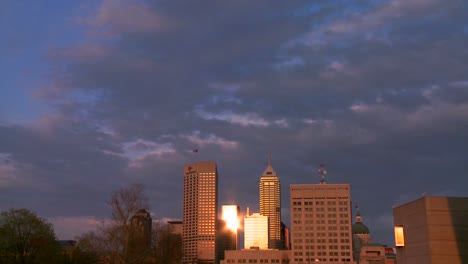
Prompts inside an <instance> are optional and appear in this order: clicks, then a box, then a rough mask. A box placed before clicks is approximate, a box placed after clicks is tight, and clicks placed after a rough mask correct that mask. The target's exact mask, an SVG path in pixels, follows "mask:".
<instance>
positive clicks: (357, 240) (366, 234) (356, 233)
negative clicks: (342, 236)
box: [352, 209, 371, 261]
mask: <svg viewBox="0 0 468 264" xmlns="http://www.w3.org/2000/svg"><path fill="white" fill-rule="evenodd" d="M352 232H353V251H354V260H355V261H359V259H360V257H359V256H360V253H361V248H362V246H363V245H365V244H369V243H370V242H371V235H370V231H369V228H368V227H367V226H366V225H365V224H364V223H362V217H361V214H360V213H359V209H358V211H357V214H356V223H354V225H353V227H352Z"/></svg>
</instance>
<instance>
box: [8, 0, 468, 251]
mask: <svg viewBox="0 0 468 264" xmlns="http://www.w3.org/2000/svg"><path fill="white" fill-rule="evenodd" d="M466 10H467V2H466V1H462V0H451V1H446V0H357V1H346V0H342V1H338V0H336V1H330V0H323V1H261V0H256V1H174V0H168V1H157V0H154V1H152V0H145V1H144V0H102V1H96V0H84V1H74V0H60V1H53V0H48V1H22V0H6V1H1V2H0V34H1V35H0V57H1V60H0V73H1V78H0V91H1V93H0V210H5V209H8V208H11V207H15V208H19V207H25V208H29V209H32V210H34V211H35V212H37V213H38V214H39V215H40V216H42V217H45V218H47V219H49V220H50V221H51V222H53V223H54V225H55V228H56V232H57V235H58V236H59V238H61V239H72V238H73V237H74V236H75V235H79V234H80V233H82V232H84V231H86V230H88V229H90V228H92V227H93V226H94V225H95V224H96V223H97V222H98V221H99V220H100V219H104V218H106V217H109V216H110V209H109V207H108V205H107V204H106V201H107V200H109V197H110V194H111V192H112V191H115V190H117V189H118V188H120V187H122V186H127V185H128V184H130V183H133V182H138V183H142V184H144V185H145V188H146V192H147V194H148V196H149V197H150V205H151V211H152V214H153V218H154V219H163V218H169V219H181V217H182V197H183V194H182V189H183V186H182V185H183V166H184V165H185V164H188V163H192V162H198V161H204V160H215V161H216V162H217V164H218V170H219V204H220V205H222V204H231V203H235V204H238V205H240V206H241V210H242V211H244V212H245V209H246V207H250V208H251V211H257V210H258V180H259V177H260V176H261V174H262V172H263V171H264V169H265V167H266V165H267V162H268V153H270V152H271V157H272V165H273V168H274V169H275V170H276V172H277V173H278V175H279V177H280V180H281V184H282V202H283V208H282V212H283V221H284V222H285V223H287V224H288V225H289V185H290V184H293V183H295V184H296V183H318V182H319V176H318V173H317V169H318V165H319V164H320V163H322V162H323V163H325V164H326V166H327V170H328V178H327V182H328V183H350V184H351V188H352V190H351V194H352V200H353V202H358V203H359V205H360V208H361V213H362V215H363V218H364V222H365V223H366V224H367V225H368V226H369V228H370V229H371V232H372V236H373V241H375V242H381V243H386V244H389V245H393V228H392V222H393V219H392V207H393V206H394V205H395V204H402V203H405V202H408V201H411V200H413V199H416V198H419V197H421V195H422V194H423V193H427V194H428V195H449V196H468V191H467V188H466V186H467V184H468V179H467V176H468V175H467V172H468V17H467V16H466ZM193 149H198V150H199V152H198V153H192V150H193Z"/></svg>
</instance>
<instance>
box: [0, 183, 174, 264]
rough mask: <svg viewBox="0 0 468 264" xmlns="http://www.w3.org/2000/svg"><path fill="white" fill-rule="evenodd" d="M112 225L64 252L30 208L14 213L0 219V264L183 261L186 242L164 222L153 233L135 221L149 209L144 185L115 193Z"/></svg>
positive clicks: (160, 263)
mask: <svg viewBox="0 0 468 264" xmlns="http://www.w3.org/2000/svg"><path fill="white" fill-rule="evenodd" d="M108 203H109V205H110V207H111V219H110V221H105V222H103V223H102V224H101V225H100V226H99V227H97V228H96V230H94V231H90V232H88V233H85V234H82V235H81V236H79V237H77V238H76V244H74V245H72V246H71V247H70V246H69V245H68V246H67V247H63V246H61V245H60V244H59V242H58V241H57V239H56V236H55V233H54V230H53V227H52V225H51V224H50V223H48V222H47V221H46V220H45V219H43V218H40V217H38V216H37V215H36V214H35V213H33V212H31V211H30V210H28V209H10V210H8V211H4V212H1V214H0V264H3V263H5V264H10V263H12V264H13V263H21V264H28V263H31V264H34V263H38V264H42V263H50V264H54V263H65V264H67V263H76V264H78V263H83V264H84V263H86V264H92V263H103V264H104V263H109V264H146V263H148V264H149V263H155V264H178V263H180V262H181V259H182V237H181V236H180V235H179V234H175V233H173V232H172V231H171V229H170V226H168V225H167V224H163V223H157V224H153V225H152V226H151V228H150V229H148V230H144V229H145V228H148V227H143V226H141V225H140V223H138V222H137V221H133V220H134V219H133V218H134V217H135V214H136V213H137V212H139V211H145V210H148V209H149V206H148V198H147V196H146V194H145V192H144V188H143V186H142V185H139V184H133V185H130V186H128V187H125V188H122V189H120V190H118V191H115V192H114V193H112V196H111V199H110V201H109V202H108Z"/></svg>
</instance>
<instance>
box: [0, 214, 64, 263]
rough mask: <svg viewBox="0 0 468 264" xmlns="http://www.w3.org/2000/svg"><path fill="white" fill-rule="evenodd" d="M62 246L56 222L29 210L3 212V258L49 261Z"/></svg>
mask: <svg viewBox="0 0 468 264" xmlns="http://www.w3.org/2000/svg"><path fill="white" fill-rule="evenodd" d="M58 250H59V248H58V244H57V242H56V240H55V234H54V230H53V228H52V225H51V224H50V223H48V222H47V221H46V220H45V219H42V218H40V217H38V216H37V215H36V214H35V213H33V212H31V211H30V210H28V209H10V210H8V211H3V212H1V213H0V261H1V262H5V263H22V264H23V263H45V262H44V261H45V260H47V259H49V260H51V259H53V258H54V256H56V255H57V252H58Z"/></svg>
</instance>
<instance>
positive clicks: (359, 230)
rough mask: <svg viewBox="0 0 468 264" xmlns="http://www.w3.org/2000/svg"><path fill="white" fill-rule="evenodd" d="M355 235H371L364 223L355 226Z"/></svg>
mask: <svg viewBox="0 0 468 264" xmlns="http://www.w3.org/2000/svg"><path fill="white" fill-rule="evenodd" d="M353 234H370V231H369V228H368V227H367V226H366V225H365V224H363V223H362V222H357V223H355V224H354V225H353Z"/></svg>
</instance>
